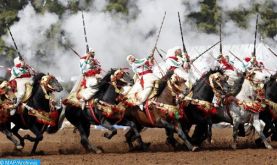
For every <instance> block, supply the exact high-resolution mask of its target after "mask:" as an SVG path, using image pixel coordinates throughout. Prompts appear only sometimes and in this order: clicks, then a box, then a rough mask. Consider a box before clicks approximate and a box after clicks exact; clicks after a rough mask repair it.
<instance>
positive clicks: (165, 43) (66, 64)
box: [3, 0, 277, 81]
mask: <svg viewBox="0 0 277 165" xmlns="http://www.w3.org/2000/svg"><path fill="white" fill-rule="evenodd" d="M60 2H62V4H63V5H64V6H66V5H68V3H67V1H60ZM83 3H84V2H83ZM83 3H81V5H82V4H83ZM106 4H107V1H103V0H95V1H94V3H92V4H91V6H90V11H85V12H84V16H85V21H86V30H87V36H88V42H89V46H90V47H91V48H93V49H94V50H95V51H96V58H97V59H98V60H99V61H100V63H101V65H102V66H103V68H104V70H108V69H109V68H112V67H128V65H127V62H126V56H127V55H129V54H135V55H136V56H137V57H141V58H142V57H146V56H148V55H149V54H150V52H151V50H152V49H153V47H154V44H155V40H156V35H157V32H158V30H159V26H160V24H161V21H162V17H163V15H164V12H165V11H166V12H167V14H166V19H165V22H164V27H163V29H162V32H161V35H160V39H159V41H158V47H159V48H162V49H163V50H165V51H166V50H167V49H169V48H172V47H174V46H176V45H182V42H181V37H180V30H179V23H178V17H177V12H178V11H179V12H180V15H181V19H182V26H183V33H184V40H185V44H186V47H187V49H188V52H189V54H190V55H191V56H192V58H193V57H196V56H197V55H198V54H200V53H201V52H203V51H205V50H206V49H207V48H208V47H209V46H211V45H213V44H214V43H216V42H218V41H219V36H218V35H215V34H206V33H203V32H200V31H198V30H197V28H196V27H195V25H194V24H193V23H192V22H191V20H188V19H187V18H186V17H185V16H186V15H187V14H188V13H190V12H191V11H199V10H200V7H199V5H198V0H193V1H188V2H184V1H183V0H175V1H174V3H173V2H172V1H170V0H151V1H145V0H131V1H130V4H129V7H130V8H129V15H128V16H125V15H121V14H114V13H108V12H104V8H105V6H106ZM249 5H250V1H248V0H247V1H236V2H234V1H232V2H229V1H220V6H221V7H222V8H223V10H224V11H229V10H232V9H235V8H249ZM18 17H19V18H20V20H19V22H16V23H15V24H14V25H13V26H12V27H11V30H12V32H13V33H14V36H15V40H16V42H17V44H18V46H19V50H20V51H21V52H22V54H23V56H24V58H26V61H27V62H28V63H29V64H30V65H31V66H33V67H34V68H35V69H37V70H40V71H43V72H50V73H52V74H54V75H56V76H58V77H60V78H62V79H63V80H64V81H68V80H70V78H72V77H74V76H78V75H80V70H79V59H78V57H77V56H75V55H74V53H73V52H72V51H71V50H70V49H69V48H64V47H63V46H61V45H63V44H64V43H66V42H70V43H72V45H73V48H74V49H75V50H76V51H77V52H78V53H79V54H81V55H83V54H84V53H85V40H84V33H83V25H82V17H81V12H78V13H76V14H72V13H66V14H64V15H63V16H62V17H61V18H59V17H58V16H57V15H56V14H52V13H48V12H45V13H44V14H37V13H36V12H35V10H34V9H33V7H32V5H31V4H28V5H27V6H26V7H25V8H24V9H23V10H22V11H20V12H19V13H18ZM133 18H135V19H133ZM248 23H249V28H248V29H240V28H239V27H237V26H236V24H235V23H234V22H233V21H228V22H226V23H225V24H224V25H223V29H222V31H223V46H224V47H223V48H224V53H226V54H229V52H228V51H229V50H230V49H231V50H233V51H234V53H236V54H237V55H238V56H240V57H241V58H243V57H244V56H248V55H250V54H251V52H252V51H253V47H251V46H250V44H252V43H253V40H254V32H255V16H254V15H253V16H252V17H251V19H250V21H249V22H248ZM53 29H54V31H55V30H56V32H58V33H55V34H52V33H50V32H51V30H53ZM61 31H63V33H60V32H61ZM3 39H4V41H5V42H6V43H8V44H9V45H12V41H11V38H10V37H9V36H8V35H6V36H4V37H3ZM265 41H268V40H267V39H265ZM267 43H269V44H270V43H273V44H274V43H275V44H274V46H272V45H271V46H272V47H273V49H275V50H276V40H275V41H268V42H267ZM228 45H229V46H228ZM232 45H237V46H232ZM261 47H262V46H259V47H257V56H258V59H268V58H269V57H270V58H272V59H274V58H275V57H273V56H272V55H271V54H270V53H269V52H268V51H267V48H261ZM265 47H267V46H266V45H265ZM259 49H260V50H259ZM39 52H43V53H46V54H47V56H44V57H42V59H39V60H38V56H36V54H38V53H39ZM218 55H219V46H217V47H215V48H214V49H212V50H211V51H210V52H209V53H207V54H205V55H203V57H201V58H200V59H199V60H197V61H196V62H195V67H196V68H197V70H199V71H195V72H199V73H197V75H201V73H203V72H204V71H205V70H208V68H209V67H210V66H212V65H216V64H211V61H214V59H213V58H216V57H217V56H218ZM212 56H213V57H212ZM230 57H231V56H230ZM265 57H266V58H265ZM156 59H157V60H158V61H162V60H161V59H160V58H159V57H158V56H156ZM274 60H276V59H274ZM271 63H272V62H271V61H268V62H265V66H266V67H267V66H268V67H270V69H272V70H276V69H277V68H276V67H275V66H274V65H273V64H271Z"/></svg>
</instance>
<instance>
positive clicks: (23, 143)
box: [11, 125, 25, 148]
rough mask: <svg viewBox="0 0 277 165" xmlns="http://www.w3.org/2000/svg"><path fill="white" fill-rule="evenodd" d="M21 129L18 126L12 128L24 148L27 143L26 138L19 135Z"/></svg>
mask: <svg viewBox="0 0 277 165" xmlns="http://www.w3.org/2000/svg"><path fill="white" fill-rule="evenodd" d="M19 129H20V128H19V127H18V126H16V125H15V126H14V127H13V128H12V130H11V131H12V133H13V134H14V135H15V136H16V137H17V138H18V139H19V141H20V145H21V146H22V147H23V148H24V146H25V142H24V138H23V137H22V136H21V135H19V133H18V131H19Z"/></svg>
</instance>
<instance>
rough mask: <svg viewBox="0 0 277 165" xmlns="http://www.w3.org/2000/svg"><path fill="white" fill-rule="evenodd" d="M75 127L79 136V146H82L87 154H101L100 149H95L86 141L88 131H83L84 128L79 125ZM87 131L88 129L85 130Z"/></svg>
mask: <svg viewBox="0 0 277 165" xmlns="http://www.w3.org/2000/svg"><path fill="white" fill-rule="evenodd" d="M75 127H76V128H77V129H78V131H79V133H80V136H81V144H82V145H83V147H84V148H85V149H86V151H87V152H92V151H93V152H95V153H97V154H99V153H102V151H101V150H100V149H98V148H97V147H95V146H93V145H91V144H90V142H89V140H88V136H87V135H88V131H85V129H84V128H86V127H84V128H83V125H82V124H79V125H77V126H76V125H75ZM86 129H88V128H86Z"/></svg>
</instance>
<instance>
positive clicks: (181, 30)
mask: <svg viewBox="0 0 277 165" xmlns="http://www.w3.org/2000/svg"><path fill="white" fill-rule="evenodd" d="M178 19H179V26H180V32H181V38H182V44H183V51H184V53H188V52H187V49H186V47H185V42H184V37H183V28H182V24H181V19H180V13H179V12H178Z"/></svg>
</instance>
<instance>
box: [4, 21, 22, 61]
mask: <svg viewBox="0 0 277 165" xmlns="http://www.w3.org/2000/svg"><path fill="white" fill-rule="evenodd" d="M7 28H8V31H9V33H10V36H11V38H12V41H13V45H14V47H15V49H16V51H17V54H18V56H19V58H20V59H23V58H22V56H21V54H20V52H19V50H18V48H17V45H16V42H15V40H14V38H13V34H12V32H11V30H10V28H9V25H7Z"/></svg>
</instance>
